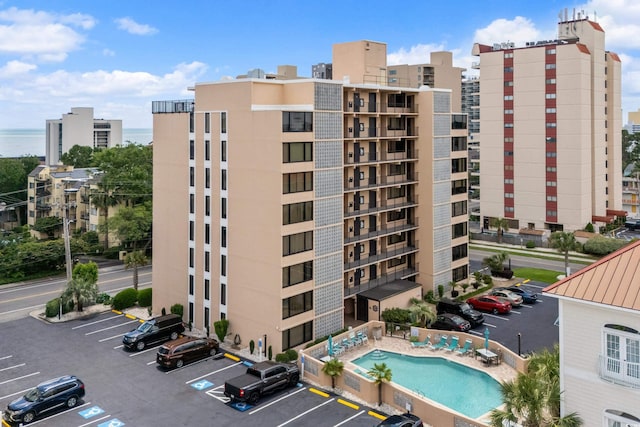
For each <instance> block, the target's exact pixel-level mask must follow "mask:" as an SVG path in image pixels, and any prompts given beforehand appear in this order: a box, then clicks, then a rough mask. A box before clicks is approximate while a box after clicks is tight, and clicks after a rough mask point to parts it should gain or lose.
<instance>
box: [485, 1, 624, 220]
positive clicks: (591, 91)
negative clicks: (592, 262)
mask: <svg viewBox="0 0 640 427" xmlns="http://www.w3.org/2000/svg"><path fill="white" fill-rule="evenodd" d="M473 53H474V54H475V55H478V56H479V57H480V135H481V140H482V148H481V157H480V165H481V167H480V188H481V191H480V194H481V199H480V213H481V216H482V220H483V223H482V224H483V225H484V227H485V228H487V227H489V226H490V225H491V220H492V219H493V218H505V219H507V220H509V228H510V229H515V230H518V229H520V230H523V229H528V230H531V229H535V230H538V231H541V232H542V231H545V232H549V231H556V230H564V231H574V230H578V229H583V228H584V227H585V226H586V225H587V224H588V223H593V224H599V225H603V224H605V223H608V222H611V221H613V220H614V218H615V217H616V216H621V215H624V212H622V211H620V209H621V207H622V200H621V198H622V184H621V180H622V170H621V167H622V166H621V126H622V121H621V115H622V110H621V102H620V80H621V79H620V68H621V67H620V65H621V64H620V58H619V57H618V55H616V54H615V53H612V52H609V51H607V50H606V49H605V33H604V31H603V29H602V27H601V26H600V25H598V23H596V22H593V21H591V20H589V19H584V18H581V17H580V16H578V17H577V18H575V17H574V19H568V18H567V16H566V13H565V16H564V19H561V20H560V22H559V23H558V38H557V39H555V40H542V41H531V42H528V43H526V46H524V47H518V48H516V47H515V46H514V44H513V43H496V44H494V45H493V46H486V45H479V44H476V45H475V46H474V50H473ZM547 230H548V231H547Z"/></svg>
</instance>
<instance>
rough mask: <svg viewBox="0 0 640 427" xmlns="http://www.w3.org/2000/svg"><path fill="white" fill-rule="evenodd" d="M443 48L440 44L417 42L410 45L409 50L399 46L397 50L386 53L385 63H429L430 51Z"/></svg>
mask: <svg viewBox="0 0 640 427" xmlns="http://www.w3.org/2000/svg"><path fill="white" fill-rule="evenodd" d="M441 50H445V49H444V46H442V45H434V44H418V45H415V46H411V47H410V48H409V50H406V49H405V48H400V50H398V51H397V52H392V53H389V54H387V64H389V65H403V64H426V63H429V60H430V55H431V52H437V51H441Z"/></svg>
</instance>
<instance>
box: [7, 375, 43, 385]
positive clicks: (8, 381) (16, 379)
mask: <svg viewBox="0 0 640 427" xmlns="http://www.w3.org/2000/svg"><path fill="white" fill-rule="evenodd" d="M39 373H40V372H34V373H32V374H27V375H23V376H21V377H18V378H13V379H10V380H6V381H2V382H0V385H2V384H7V383H10V382H12V381H18V380H21V379H23V378H28V377H32V376H34V375H38V374H39Z"/></svg>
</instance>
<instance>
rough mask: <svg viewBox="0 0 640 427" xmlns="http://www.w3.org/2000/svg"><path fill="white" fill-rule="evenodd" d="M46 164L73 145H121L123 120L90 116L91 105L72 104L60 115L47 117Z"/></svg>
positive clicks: (101, 146) (54, 163)
mask: <svg viewBox="0 0 640 427" xmlns="http://www.w3.org/2000/svg"><path fill="white" fill-rule="evenodd" d="M46 135H47V137H46V152H45V164H47V165H56V164H58V162H59V161H60V157H61V156H62V155H63V154H64V153H66V152H68V151H69V149H71V147H73V146H74V145H80V146H83V147H91V148H111V147H115V146H117V145H122V120H105V119H95V118H93V108H91V107H78V108H72V109H71V112H70V113H66V114H63V115H62V118H61V119H55V120H47V123H46Z"/></svg>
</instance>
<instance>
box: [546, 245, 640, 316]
mask: <svg viewBox="0 0 640 427" xmlns="http://www.w3.org/2000/svg"><path fill="white" fill-rule="evenodd" d="M543 292H544V293H545V294H548V295H550V296H553V295H557V296H562V297H567V298H574V299H579V300H583V301H589V302H595V303H599V304H605V305H610V306H614V307H620V308H627V309H631V310H639V311H640V240H638V241H636V242H633V243H630V244H628V245H627V246H625V247H623V248H622V249H619V250H617V251H616V252H614V253H612V254H610V255H607V256H606V257H604V258H602V259H601V260H599V261H598V262H596V263H594V264H591V265H590V266H589V267H586V268H584V269H582V270H580V271H578V272H577V273H575V274H572V275H571V276H569V277H566V278H564V279H562V280H560V281H558V282H556V283H554V284H553V285H551V286H548V287H546V288H544V289H543Z"/></svg>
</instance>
